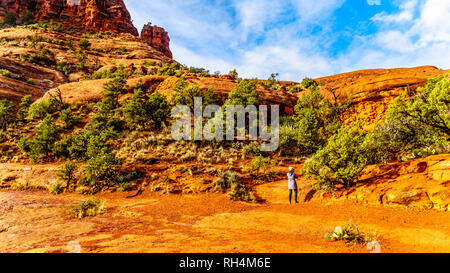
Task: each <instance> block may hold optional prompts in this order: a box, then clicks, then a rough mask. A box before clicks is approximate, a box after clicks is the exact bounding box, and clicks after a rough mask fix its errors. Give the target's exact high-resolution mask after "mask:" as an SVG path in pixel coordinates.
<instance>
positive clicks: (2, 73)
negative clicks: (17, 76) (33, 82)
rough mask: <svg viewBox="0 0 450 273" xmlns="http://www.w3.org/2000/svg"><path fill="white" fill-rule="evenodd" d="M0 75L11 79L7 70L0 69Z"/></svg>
mask: <svg viewBox="0 0 450 273" xmlns="http://www.w3.org/2000/svg"><path fill="white" fill-rule="evenodd" d="M0 75H1V76H4V77H8V78H9V77H11V72H10V71H9V70H7V69H0Z"/></svg>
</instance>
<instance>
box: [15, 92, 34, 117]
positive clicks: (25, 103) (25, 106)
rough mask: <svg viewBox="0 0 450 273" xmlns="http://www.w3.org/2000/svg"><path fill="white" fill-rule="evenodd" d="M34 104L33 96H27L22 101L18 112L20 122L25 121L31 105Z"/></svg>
mask: <svg viewBox="0 0 450 273" xmlns="http://www.w3.org/2000/svg"><path fill="white" fill-rule="evenodd" d="M32 103H33V96H32V95H25V96H24V97H23V98H22V99H21V100H20V108H19V110H18V111H17V117H18V118H19V119H20V120H24V119H25V118H26V116H27V115H28V111H29V109H30V106H31V104H32Z"/></svg>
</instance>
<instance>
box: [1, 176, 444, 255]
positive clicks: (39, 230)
mask: <svg viewBox="0 0 450 273" xmlns="http://www.w3.org/2000/svg"><path fill="white" fill-rule="evenodd" d="M278 183H282V182H278ZM263 186H264V185H263ZM127 195H130V194H129V193H114V194H102V195H98V197H99V198H100V199H101V200H102V201H105V202H106V207H107V211H106V213H105V214H102V215H100V216H96V217H91V218H84V219H75V218H72V217H71V216H69V215H68V214H67V209H68V206H69V205H70V204H73V203H75V202H76V201H78V200H80V199H84V198H86V197H83V196H80V195H76V194H65V195H60V196H54V195H51V194H49V193H47V192H33V191H22V192H14V191H3V192H0V252H68V251H69V250H70V249H69V248H70V246H73V244H74V243H73V242H76V244H79V245H80V247H81V252H119V253H123V252H126V253H129V252H133V253H135V252H150V253H177V252H183V253H184V252H187V253H195V252H201V253H205V252H218V253H223V252H225V253H234V252H244V253H261V252H262V253H270V252H281V253H285V252H289V253H291V252H294V253H298V252H339V253H340V252H363V253H368V252H370V250H368V249H367V248H366V246H362V245H353V246H346V245H345V244H344V243H343V242H331V241H326V240H325V239H324V234H325V233H326V232H328V231H329V230H330V229H332V228H333V227H334V226H336V225H345V223H346V222H348V221H349V220H352V222H354V223H357V224H359V227H360V230H361V231H364V232H376V233H377V234H379V236H380V244H381V251H382V252H450V217H449V213H448V212H440V211H435V210H425V211H418V210H413V209H407V208H388V207H382V206H373V205H363V204H358V203H355V202H353V201H334V202H328V203H324V202H321V201H313V202H308V203H301V204H298V205H288V204H287V200H282V201H280V200H271V199H270V197H269V198H268V201H267V202H266V203H264V204H246V203H240V202H233V201H230V200H228V198H227V197H226V196H225V195H220V194H199V195H166V196H161V195H160V194H157V193H150V192H148V191H146V192H144V193H143V194H142V195H141V196H139V197H136V198H133V199H126V198H125V197H126V196H127ZM274 198H275V197H274ZM276 198H277V199H278V198H279V197H276ZM69 243H70V244H69ZM68 245H69V247H68Z"/></svg>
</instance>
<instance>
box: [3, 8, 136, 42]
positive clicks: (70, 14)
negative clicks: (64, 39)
mask: <svg viewBox="0 0 450 273" xmlns="http://www.w3.org/2000/svg"><path fill="white" fill-rule="evenodd" d="M0 4H1V5H3V6H4V7H6V9H4V8H1V9H0V17H1V18H4V16H5V14H6V12H7V11H11V12H13V13H15V14H16V17H17V18H20V16H21V15H22V13H23V12H25V11H27V10H29V11H31V12H32V13H33V15H34V20H35V21H36V22H37V21H50V20H52V19H53V20H54V21H55V22H61V23H63V24H66V25H72V26H73V27H74V28H77V29H81V30H94V31H107V30H109V31H113V32H118V33H130V34H132V35H134V36H138V32H137V29H136V28H135V27H134V26H133V23H132V21H131V16H130V13H129V12H128V10H127V8H126V6H125V3H124V2H123V1H122V0H0Z"/></svg>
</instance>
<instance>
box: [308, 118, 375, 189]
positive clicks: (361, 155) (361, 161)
mask: <svg viewBox="0 0 450 273" xmlns="http://www.w3.org/2000/svg"><path fill="white" fill-rule="evenodd" d="M365 145H366V133H365V132H361V128H360V126H359V125H357V126H352V127H351V128H347V127H344V126H343V127H341V128H340V129H339V130H338V132H337V133H336V134H335V135H333V136H332V137H331V138H330V139H329V140H328V142H327V144H326V145H325V146H324V147H323V148H321V149H320V150H318V151H317V152H316V153H315V154H314V155H313V157H312V158H311V159H310V160H308V161H307V162H306V163H305V166H304V169H303V172H304V173H305V174H306V177H307V178H314V179H315V180H316V181H317V184H315V185H314V186H315V188H316V189H322V190H333V189H334V188H335V187H336V186H337V185H341V186H343V187H345V188H348V187H350V186H353V185H354V184H355V183H356V181H357V180H358V178H359V176H360V174H361V172H362V171H363V170H364V168H365V167H366V166H367V164H368V157H369V155H368V153H367V149H366V146H365Z"/></svg>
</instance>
